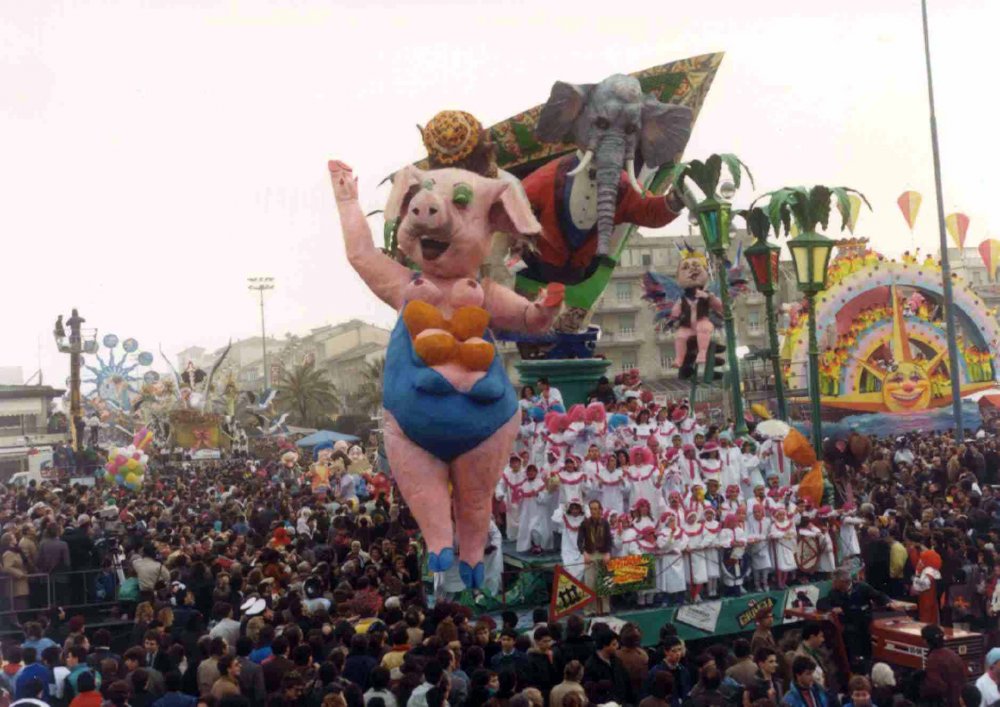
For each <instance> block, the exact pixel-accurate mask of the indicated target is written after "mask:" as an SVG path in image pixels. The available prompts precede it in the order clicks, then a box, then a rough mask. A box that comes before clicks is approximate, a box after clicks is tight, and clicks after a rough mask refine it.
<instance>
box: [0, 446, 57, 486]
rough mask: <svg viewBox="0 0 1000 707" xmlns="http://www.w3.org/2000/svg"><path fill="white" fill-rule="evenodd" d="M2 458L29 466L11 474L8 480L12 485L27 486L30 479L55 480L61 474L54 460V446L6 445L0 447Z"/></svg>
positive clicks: (38, 480) (37, 480)
mask: <svg viewBox="0 0 1000 707" xmlns="http://www.w3.org/2000/svg"><path fill="white" fill-rule="evenodd" d="M0 460H3V461H7V462H12V461H20V462H21V468H22V469H23V468H24V467H25V466H27V471H19V472H17V473H15V474H12V475H11V477H10V479H9V481H8V482H7V483H8V484H11V485H15V486H27V485H28V483H29V482H30V481H34V482H36V483H41V482H43V481H54V480H55V479H57V478H58V476H59V475H58V472H57V470H56V467H55V464H54V462H53V451H52V447H5V448H2V449H0Z"/></svg>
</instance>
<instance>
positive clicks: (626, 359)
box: [621, 353, 637, 371]
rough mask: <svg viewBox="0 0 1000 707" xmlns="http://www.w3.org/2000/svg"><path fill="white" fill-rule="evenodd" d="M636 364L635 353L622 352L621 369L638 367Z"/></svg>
mask: <svg viewBox="0 0 1000 707" xmlns="http://www.w3.org/2000/svg"><path fill="white" fill-rule="evenodd" d="M636 367H637V366H636V365H635V354H629V353H627V354H622V360H621V370H623V371H627V370H629V369H631V368H636Z"/></svg>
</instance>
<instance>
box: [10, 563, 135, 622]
mask: <svg viewBox="0 0 1000 707" xmlns="http://www.w3.org/2000/svg"><path fill="white" fill-rule="evenodd" d="M25 582H26V583H27V590H28V591H27V594H24V593H23V589H24V583H25ZM120 587H121V584H120V582H119V580H118V575H117V573H116V572H111V573H109V572H108V571H106V570H101V569H85V570H69V571H66V572H54V573H52V574H46V573H44V572H35V573H32V574H28V575H26V576H24V577H14V576H12V575H10V574H8V573H6V572H0V625H2V626H6V627H9V626H11V625H12V624H13V623H14V618H15V615H19V614H23V615H33V614H38V613H40V612H47V611H52V610H53V609H56V608H62V609H64V610H65V611H66V612H67V614H69V613H71V612H72V611H73V610H75V611H77V612H79V611H82V610H87V609H90V610H94V609H97V610H99V609H101V608H111V607H112V606H114V605H115V604H118V603H119V589H120Z"/></svg>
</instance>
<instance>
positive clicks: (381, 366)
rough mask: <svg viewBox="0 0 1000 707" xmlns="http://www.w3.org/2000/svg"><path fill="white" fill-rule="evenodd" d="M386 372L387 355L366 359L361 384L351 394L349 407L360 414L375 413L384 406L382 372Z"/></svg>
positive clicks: (369, 414)
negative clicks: (370, 359)
mask: <svg viewBox="0 0 1000 707" xmlns="http://www.w3.org/2000/svg"><path fill="white" fill-rule="evenodd" d="M384 372H385V357H384V356H383V357H381V358H377V359H375V360H374V361H366V362H365V367H364V370H362V371H361V384H360V385H359V386H358V388H357V390H355V391H354V392H353V393H352V394H351V395H350V396H348V407H349V408H351V412H353V413H355V414H358V415H368V416H371V415H374V414H375V413H377V412H378V411H379V408H381V407H382V374H383V373H384Z"/></svg>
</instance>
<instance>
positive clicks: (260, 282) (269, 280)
mask: <svg viewBox="0 0 1000 707" xmlns="http://www.w3.org/2000/svg"><path fill="white" fill-rule="evenodd" d="M247 282H249V283H250V284H249V285H248V288H249V289H250V290H251V291H255V292H257V294H258V295H260V349H261V354H262V361H263V365H264V390H267V389H268V388H270V387H271V382H270V370H269V369H268V366H267V332H266V330H265V329H264V292H265V291H267V290H273V289H274V278H273V277H248V278H247Z"/></svg>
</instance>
